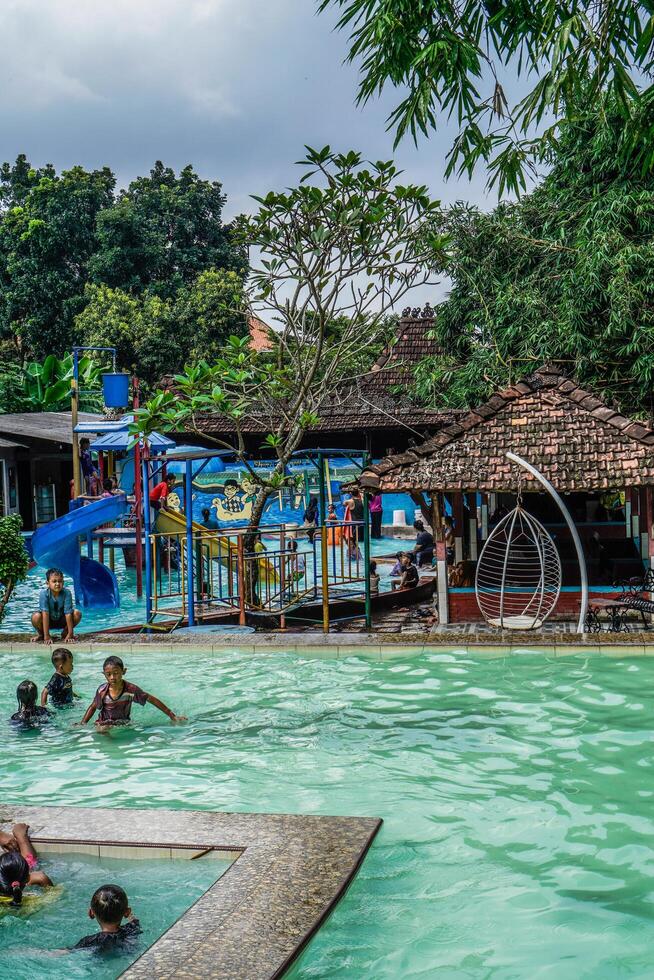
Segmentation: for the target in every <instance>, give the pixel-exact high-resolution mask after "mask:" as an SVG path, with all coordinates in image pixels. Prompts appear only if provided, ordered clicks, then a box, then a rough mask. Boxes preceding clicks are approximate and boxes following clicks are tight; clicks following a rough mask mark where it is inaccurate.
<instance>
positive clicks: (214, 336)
mask: <svg viewBox="0 0 654 980" xmlns="http://www.w3.org/2000/svg"><path fill="white" fill-rule="evenodd" d="M175 319H176V322H177V325H178V330H179V331H180V332H181V333H182V334H183V335H184V336H186V337H188V339H189V341H190V345H189V355H188V356H189V359H190V361H192V362H193V361H199V360H202V359H204V360H207V361H211V360H214V359H215V358H217V357H218V356H219V354H220V351H221V348H222V347H223V345H224V343H225V341H226V340H227V338H228V337H230V336H238V337H242V336H244V335H245V334H246V333H247V309H246V298H245V292H244V288H243V279H242V277H241V275H239V274H238V273H237V272H231V271H226V270H225V269H207V270H205V271H204V272H201V273H200V275H199V276H198V277H197V279H196V280H195V282H193V283H191V284H190V286H188V287H186V288H185V289H181V290H179V292H178V293H177V296H176V299H175Z"/></svg>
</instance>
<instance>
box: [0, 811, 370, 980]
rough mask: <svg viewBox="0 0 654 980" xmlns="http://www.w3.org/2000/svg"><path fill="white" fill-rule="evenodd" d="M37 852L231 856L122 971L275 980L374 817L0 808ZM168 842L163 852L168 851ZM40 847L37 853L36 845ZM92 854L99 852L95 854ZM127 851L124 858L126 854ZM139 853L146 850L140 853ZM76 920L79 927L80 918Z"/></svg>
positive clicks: (355, 862)
mask: <svg viewBox="0 0 654 980" xmlns="http://www.w3.org/2000/svg"><path fill="white" fill-rule="evenodd" d="M20 821H24V822H25V823H28V824H29V825H30V835H31V836H32V839H33V841H34V844H35V846H36V848H37V850H38V847H39V841H42V842H43V843H44V845H46V850H50V851H52V848H53V846H54V847H56V844H54V845H53V842H54V841H57V842H59V843H60V844H61V845H62V847H61V849H60V853H61V852H63V851H64V850H71V846H75V845H77V847H78V848H80V849H81V851H80V852H81V853H89V848H91V853H93V852H94V850H95V848H96V847H99V848H102V847H105V848H107V849H108V850H110V851H111V853H112V854H113V855H115V856H121V850H120V849H123V848H127V847H130V846H135V845H136V846H139V848H143V849H145V848H146V847H147V848H148V851H149V854H150V856H151V855H152V853H153V851H152V850H151V848H152V847H156V848H164V849H166V850H170V851H171V856H172V850H176V849H179V848H181V847H191V848H192V849H194V851H195V852H198V851H202V850H204V849H207V848H212V849H214V848H215V849H216V850H217V851H220V852H222V854H218V855H217V856H219V857H220V856H222V857H225V858H226V859H231V858H233V859H234V860H233V863H232V864H231V865H230V866H229V868H228V869H227V870H226V871H225V872H224V873H223V874H222V876H221V877H220V878H218V880H217V881H216V882H215V883H214V884H213V885H212V886H211V887H210V888H209V889H208V890H207V891H206V892H204V894H203V895H202V896H201V897H200V898H199V899H198V900H197V901H196V902H195V903H194V904H193V905H192V906H191V907H190V908H189V909H187V911H186V912H185V913H184V914H183V915H182V916H180V918H179V919H177V921H176V922H175V923H173V925H172V926H171V927H170V928H169V929H168V930H167V931H166V932H165V933H164V934H163V935H162V936H161V937H160V938H159V939H157V940H156V941H155V942H154V943H153V944H152V945H151V946H150V947H149V948H148V949H147V950H145V951H144V952H143V953H142V954H141V955H140V956H139V958H138V959H137V960H135V961H134V963H132V965H131V966H129V967H128V968H127V970H125V972H124V973H123V974H121V976H123V977H127V978H130V980H149V978H152V977H156V978H157V980H168V978H170V980H172V978H177V977H220V978H221V980H273V978H276V977H281V976H282V974H283V973H284V972H285V971H286V969H287V968H288V967H289V966H290V964H291V963H292V962H293V960H294V959H295V958H296V957H297V955H298V954H299V953H300V951H301V950H302V949H303V948H304V946H305V945H306V943H307V942H308V941H309V939H310V938H311V937H312V936H313V934H314V933H315V932H316V930H317V929H318V928H319V927H320V925H321V924H322V923H323V922H324V920H325V919H326V918H327V916H328V915H329V913H330V912H331V911H332V909H333V908H334V906H335V905H336V903H337V902H338V901H339V899H340V898H341V897H342V896H343V894H344V893H345V891H346V889H347V887H348V885H349V884H350V883H351V881H352V879H353V878H354V876H355V875H356V872H357V870H358V868H359V866H360V864H361V862H362V861H363V859H364V857H365V855H366V853H367V850H368V848H369V847H370V845H371V843H372V841H373V839H374V837H375V835H376V834H377V831H378V830H379V828H380V827H381V824H382V821H381V820H380V819H378V818H376V817H322V816H297V815H290V814H264V813H217V812H213V811H202V810H165V809H158V808H157V809H152V810H143V809H134V810H132V809H107V808H95V807H93V808H91V807H88V808H87V807H27V806H21V805H16V806H13V805H11V804H1V805H0V827H2V828H3V829H10V826H11V824H13V823H16V822H20ZM171 849H172V850H171ZM44 853H45V851H44ZM98 853H100V851H99V852H98ZM130 856H132V855H130ZM143 856H148V855H147V854H144V855H143ZM80 925H82V924H80Z"/></svg>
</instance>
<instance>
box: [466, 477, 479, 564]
mask: <svg viewBox="0 0 654 980" xmlns="http://www.w3.org/2000/svg"><path fill="white" fill-rule="evenodd" d="M476 496H477V495H476V494H474V493H468V494H466V497H467V498H468V510H469V512H470V517H469V519H468V531H469V539H470V544H469V547H468V558H469V559H470V561H477V550H478V549H477V500H476Z"/></svg>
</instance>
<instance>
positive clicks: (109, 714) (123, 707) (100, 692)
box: [81, 657, 187, 727]
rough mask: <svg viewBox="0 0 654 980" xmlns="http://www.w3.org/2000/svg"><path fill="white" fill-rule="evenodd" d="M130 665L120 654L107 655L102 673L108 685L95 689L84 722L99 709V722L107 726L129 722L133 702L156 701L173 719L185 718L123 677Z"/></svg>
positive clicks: (182, 719)
mask: <svg viewBox="0 0 654 980" xmlns="http://www.w3.org/2000/svg"><path fill="white" fill-rule="evenodd" d="M126 670H127V668H126V667H125V664H124V663H123V661H122V660H121V659H120V657H107V659H106V660H105V662H104V663H103V665H102V673H103V674H104V676H105V677H106V678H107V681H106V683H105V684H101V685H100V687H99V688H98V689H97V691H96V692H95V698H94V699H93V703H92V704H90V705H89V707H88V709H87V711H86V714H85V715H84V717H83V718H82V722H81V724H82V725H85V724H86V723H87V722H88V721H90V720H91V718H92V717H93V715H94V714H95V713H96V711H99V712H100V716H99V718H98V719H97V721H96V725H98V726H102V727H108V726H110V725H120V724H124V723H125V722H127V721H129V716H130V713H131V710H132V703H133V702H134V701H136V703H137V704H146V703H147V702H149V703H150V704H153V705H154V706H155V708H158V709H159V711H163V713H164V714H165V715H168V717H169V718H170V720H171V721H172V722H176V721H186V720H187V719H186V718H185V717H184V715H176V714H175V713H174V712H173V711H171V710H170V708H169V707H168V706H167V705H165V704H164V703H163V701H160V700H159V698H156V697H155V696H154V694H148V693H147V692H146V691H142V690H141V688H140V687H137V686H136V684H130V683H129V681H126V680H123V676H124V674H125V673H126Z"/></svg>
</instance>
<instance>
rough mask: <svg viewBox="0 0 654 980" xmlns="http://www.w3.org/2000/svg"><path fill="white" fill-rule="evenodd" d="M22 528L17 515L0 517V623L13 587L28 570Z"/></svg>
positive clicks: (27, 557)
mask: <svg viewBox="0 0 654 980" xmlns="http://www.w3.org/2000/svg"><path fill="white" fill-rule="evenodd" d="M22 526H23V522H22V520H21V518H20V516H19V515H18V514H11V515H10V516H9V517H0V587H1V588H2V591H1V592H0V623H1V622H2V620H3V618H4V613H5V607H6V605H7V603H8V602H9V599H10V598H11V594H12V592H13V590H14V586H15V585H16V583H17V582H22V581H23V579H24V578H25V576H26V575H27V570H28V568H29V556H28V554H27V551H26V550H25V545H24V543H23V538H22V536H21V533H20V529H21V527H22Z"/></svg>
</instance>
